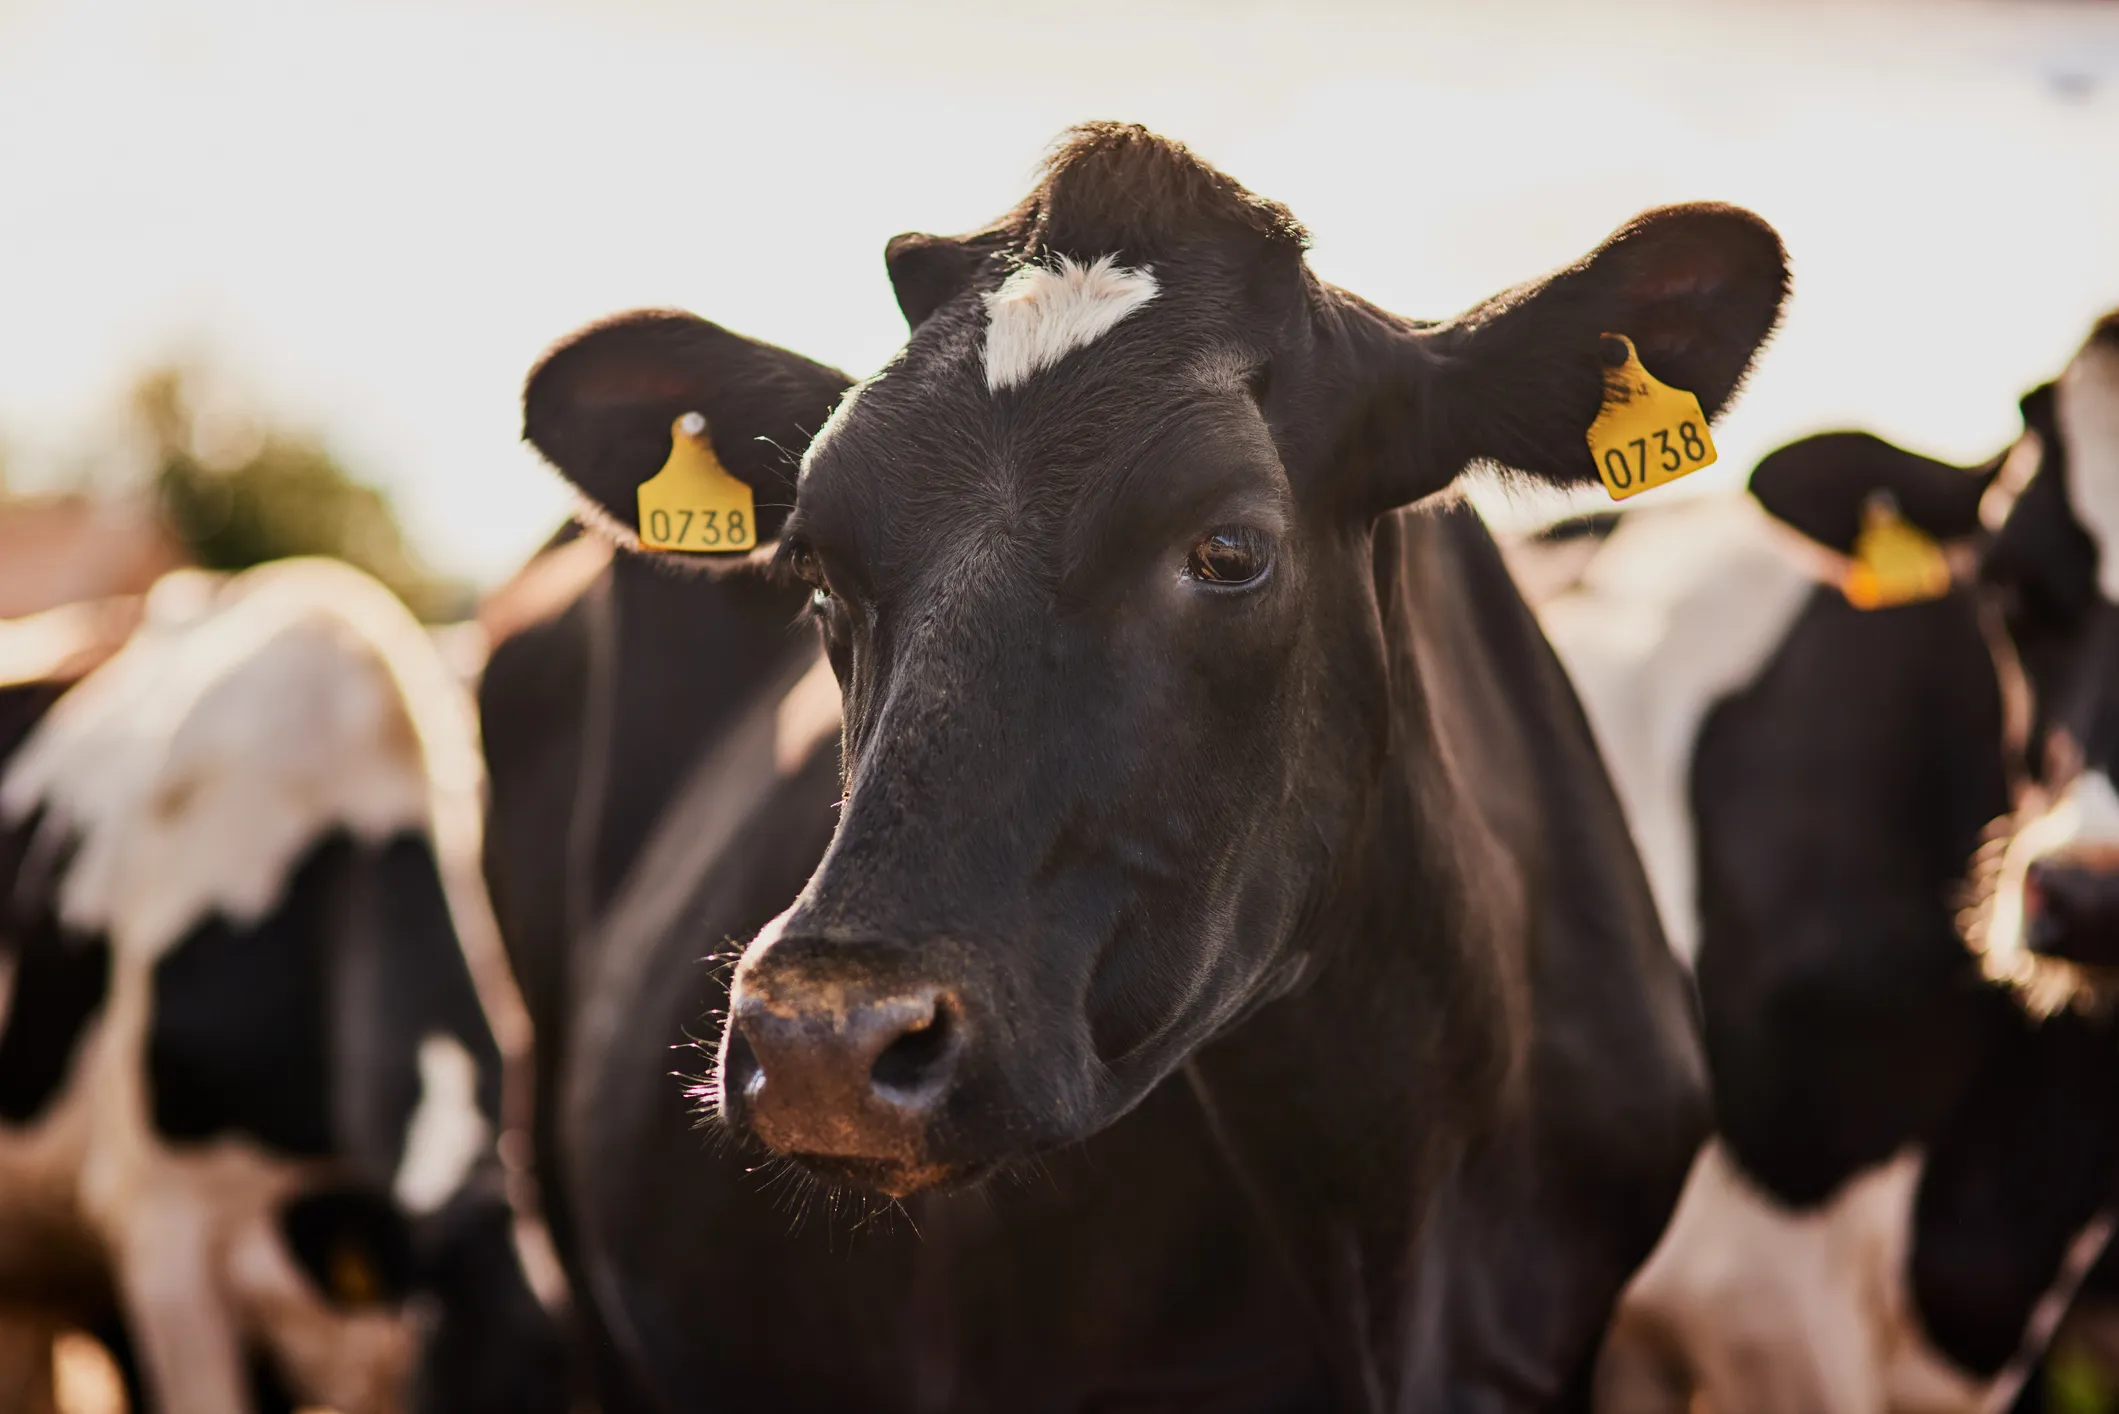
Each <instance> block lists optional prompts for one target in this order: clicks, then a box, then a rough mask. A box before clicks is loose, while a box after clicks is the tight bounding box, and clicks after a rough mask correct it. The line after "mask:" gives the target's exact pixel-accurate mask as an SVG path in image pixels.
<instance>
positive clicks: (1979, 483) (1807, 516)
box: [1751, 432, 2004, 555]
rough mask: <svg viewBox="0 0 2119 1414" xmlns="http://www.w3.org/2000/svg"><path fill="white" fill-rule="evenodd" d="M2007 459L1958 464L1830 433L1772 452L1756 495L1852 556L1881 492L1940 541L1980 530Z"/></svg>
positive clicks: (1756, 482) (1862, 435)
mask: <svg viewBox="0 0 2119 1414" xmlns="http://www.w3.org/2000/svg"><path fill="white" fill-rule="evenodd" d="M2003 460H2004V459H2003V458H2001V457H1996V458H1995V459H1994V460H1992V461H1990V462H1987V463H1985V464H1984V465H1981V466H1973V467H1964V466H1952V465H1950V464H1949V463H1948V462H1939V461H1936V460H1934V459H1933V458H1931V457H1924V456H1922V455H1920V454H1919V453H1918V452H1909V451H1907V450H1906V449H1905V448H1903V447H1894V446H1892V445H1891V444H1890V443H1889V442H1886V441H1884V440H1883V439H1882V438H1881V437H1872V436H1870V435H1869V434H1868V433H1866V432H1826V433H1823V434H1821V435H1819V436H1816V437H1805V438H1804V439H1803V440H1802V441H1800V442H1790V443H1789V444H1788V445H1787V446H1785V447H1782V448H1779V449H1778V450H1776V451H1773V452H1769V453H1767V454H1766V458H1765V460H1763V461H1761V462H1760V463H1759V464H1758V466H1757V467H1756V468H1755V469H1754V470H1753V471H1752V473H1751V494H1752V495H1753V496H1755V497H1757V498H1758V502H1759V504H1760V505H1762V506H1764V507H1765V508H1766V510H1767V511H1768V512H1770V513H1771V514H1772V515H1773V516H1774V517H1775V518H1776V519H1778V520H1780V521H1783V522H1785V523H1786V524H1788V525H1791V526H1793V527H1795V529H1797V530H1799V531H1801V532H1802V533H1803V534H1805V535H1807V536H1809V537H1810V538H1811V539H1812V540H1815V541H1817V542H1818V543H1819V544H1821V545H1829V546H1831V547H1832V548H1833V549H1835V550H1837V551H1839V552H1840V553H1841V554H1847V555H1851V554H1853V553H1854V542H1855V539H1856V537H1857V536H1859V535H1860V534H1861V528H1862V517H1863V511H1864V509H1865V508H1866V507H1867V506H1868V505H1869V504H1870V502H1871V500H1872V498H1874V497H1876V496H1878V495H1888V496H1889V497H1890V498H1891V500H1892V502H1893V503H1894V505H1895V506H1896V507H1897V510H1898V513H1899V515H1901V516H1903V517H1904V518H1905V519H1906V520H1908V521H1910V522H1912V523H1913V524H1914V525H1916V526H1918V527H1919V528H1920V529H1921V530H1923V531H1925V532H1926V533H1927V534H1928V535H1929V536H1930V537H1932V538H1933V539H1936V540H1956V539H1960V538H1962V537H1964V536H1967V535H1972V534H1975V533H1977V532H1978V530H1979V528H1980V524H1979V503H1980V501H1981V499H1982V498H1983V497H1985V495H1986V493H1987V487H1988V486H1990V485H1992V484H1993V481H1994V477H1995V474H1996V473H1998V472H1999V471H2000V470H2001V467H2002V462H2003Z"/></svg>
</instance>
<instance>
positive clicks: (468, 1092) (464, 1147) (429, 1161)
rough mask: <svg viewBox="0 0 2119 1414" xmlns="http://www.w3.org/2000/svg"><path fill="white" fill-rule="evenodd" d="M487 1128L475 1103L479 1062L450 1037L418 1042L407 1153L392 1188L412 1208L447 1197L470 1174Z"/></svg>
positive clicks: (426, 1207)
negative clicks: (415, 1091)
mask: <svg viewBox="0 0 2119 1414" xmlns="http://www.w3.org/2000/svg"><path fill="white" fill-rule="evenodd" d="M489 1133H490V1130H489V1127H488V1126H487V1124H486V1117H485V1114H484V1113H483V1112H482V1111H481V1110H480V1109H479V1108H478V1063H477V1062H476V1061H474V1060H473V1059H472V1058H471V1053H470V1052H469V1051H467V1050H465V1049H464V1044H463V1042H461V1041H459V1040H457V1039H456V1038H455V1037H454V1036H450V1035H446V1034H442V1033H436V1034H435V1035H432V1036H428V1037H426V1038H425V1039H423V1040H422V1041H421V1042H420V1043H419V1105H418V1107H417V1108H416V1109H414V1110H413V1111H412V1119H411V1122H410V1123H409V1124H407V1125H406V1126H405V1157H404V1158H403V1160H402V1161H400V1162H399V1164H398V1166H397V1177H396V1179H395V1180H394V1181H393V1182H392V1183H391V1186H390V1191H391V1192H392V1193H393V1194H395V1195H396V1198H397V1201H398V1202H399V1203H400V1204H402V1205H403V1206H404V1207H405V1208H407V1209H408V1210H410V1211H411V1212H414V1213H421V1214H425V1213H431V1212H433V1211H434V1210H435V1209H437V1208H439V1207H440V1206H441V1205H442V1204H444V1203H446V1202H448V1201H449V1198H450V1197H451V1195H453V1194H454V1193H455V1192H456V1190H457V1189H459V1188H461V1187H462V1186H463V1182H464V1179H465V1178H466V1177H468V1176H469V1175H470V1172H471V1166H472V1165H473V1164H475V1163H476V1162H478V1156H479V1154H480V1153H482V1152H483V1151H484V1149H485V1145H486V1139H487V1137H488V1135H489Z"/></svg>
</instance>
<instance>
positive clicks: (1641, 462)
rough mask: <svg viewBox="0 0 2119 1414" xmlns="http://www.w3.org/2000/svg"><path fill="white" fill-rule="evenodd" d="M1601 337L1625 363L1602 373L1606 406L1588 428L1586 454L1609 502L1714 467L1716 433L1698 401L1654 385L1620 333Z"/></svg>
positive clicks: (1665, 386) (1660, 384)
mask: <svg viewBox="0 0 2119 1414" xmlns="http://www.w3.org/2000/svg"><path fill="white" fill-rule="evenodd" d="M1604 337H1605V338H1606V339H1615V340H1617V341H1618V342H1619V343H1621V344H1623V345H1625V347H1626V362H1624V363H1623V364H1620V365H1618V366H1617V367H1615V368H1607V369H1605V370H1604V408H1603V410H1602V411H1601V412H1599V413H1598V414H1597V420H1596V421H1595V422H1592V423H1591V424H1590V425H1589V454H1590V455H1591V456H1592V457H1594V458H1596V462H1597V475H1599V476H1601V477H1603V478H1604V489H1605V490H1606V491H1609V492H1610V493H1611V499H1612V500H1614V501H1623V500H1625V499H1626V498H1627V497H1628V496H1638V495H1640V494H1641V493H1642V492H1643V491H1652V490H1654V489H1655V488H1656V487H1658V486H1667V485H1669V484H1670V483H1671V482H1673V481H1675V480H1677V479H1678V478H1679V477H1681V476H1690V475H1691V474H1692V473H1693V472H1695V471H1698V470H1699V469H1700V468H1701V467H1703V466H1713V465H1714V434H1713V433H1711V432H1709V431H1708V430H1707V419H1706V418H1705V417H1704V416H1703V415H1702V414H1701V413H1700V400H1699V399H1698V398H1695V397H1694V396H1693V395H1692V394H1690V393H1688V392H1686V391H1685V390H1684V389H1683V388H1673V387H1671V386H1669V385H1668V384H1666V383H1659V382H1657V381H1656V378H1655V375H1654V374H1652V373H1650V372H1649V371H1648V370H1647V369H1645V368H1643V367H1642V366H1641V356H1640V355H1639V354H1638V353H1635V352H1634V348H1633V340H1631V339H1629V338H1627V337H1626V336H1625V335H1624V334H1606V335H1605V336H1604Z"/></svg>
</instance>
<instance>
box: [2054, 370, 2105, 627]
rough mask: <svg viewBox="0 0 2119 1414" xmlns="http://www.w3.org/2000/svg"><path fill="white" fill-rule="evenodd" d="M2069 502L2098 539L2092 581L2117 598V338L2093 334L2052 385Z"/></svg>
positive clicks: (2091, 535)
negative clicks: (2092, 337)
mask: <svg viewBox="0 0 2119 1414" xmlns="http://www.w3.org/2000/svg"><path fill="white" fill-rule="evenodd" d="M2054 418H2055V420H2056V421H2057V422H2058V424H2059V428H2060V440H2061V442H2062V443H2063V444H2064V445H2065V446H2066V449H2067V494H2068V504H2069V506H2070V507H2072V508H2073V510H2074V512H2075V518H2076V519H2077V520H2079V521H2081V522H2082V525H2083V528H2084V529H2086V530H2087V531H2089V533H2090V538H2091V539H2093V540H2095V541H2096V542H2097V552H2098V554H2097V583H2098V587H2099V588H2101V589H2102V590H2103V591H2104V597H2105V598H2106V599H2109V600H2111V601H2113V602H2114V603H2119V344H2115V343H2113V342H2112V341H2111V340H2110V339H2092V340H2091V342H2089V343H2087V344H2085V345H2083V347H2082V351H2081V352H2080V353H2078V354H2076V355H2075V357H2074V359H2073V360H2072V361H2071V362H2069V364H2068V366H2067V369H2066V371H2064V372H2063V373H2062V374H2061V375H2060V384H2059V387H2058V388H2057V389H2056V390H2055V401H2054Z"/></svg>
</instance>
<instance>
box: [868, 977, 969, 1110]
mask: <svg viewBox="0 0 2119 1414" xmlns="http://www.w3.org/2000/svg"><path fill="white" fill-rule="evenodd" d="M957 1031H958V1026H957V1022H956V1017H955V1013H954V1012H953V1011H952V1010H951V1008H950V1005H949V1002H948V1001H947V1000H946V999H943V998H939V997H938V998H936V999H935V1004H934V1011H933V1013H932V1014H931V1015H930V1016H929V1017H928V1018H927V1020H926V1021H924V1022H922V1023H921V1024H920V1025H918V1026H914V1027H912V1028H911V1029H909V1030H907V1031H905V1032H904V1033H902V1034H901V1035H899V1036H898V1037H897V1039H895V1040H893V1041H892V1042H891V1043H890V1044H889V1045H888V1046H885V1047H884V1048H883V1051H882V1054H880V1055H878V1056H877V1057H876V1062H875V1065H874V1066H873V1067H872V1068H870V1070H869V1073H868V1078H869V1080H870V1082H871V1083H873V1084H874V1086H875V1088H876V1089H877V1090H878V1091H879V1092H881V1093H882V1094H884V1095H885V1096H886V1097H890V1098H900V1097H902V1098H907V1099H910V1098H914V1097H916V1096H918V1095H919V1094H920V1092H922V1091H924V1090H927V1089H930V1088H931V1087H932V1086H933V1085H934V1084H935V1082H936V1081H938V1080H939V1079H941V1078H942V1076H943V1075H944V1074H945V1073H946V1072H947V1070H948V1068H949V1061H950V1059H951V1058H952V1057H953V1056H954V1055H955V1053H956V1046H957Z"/></svg>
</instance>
